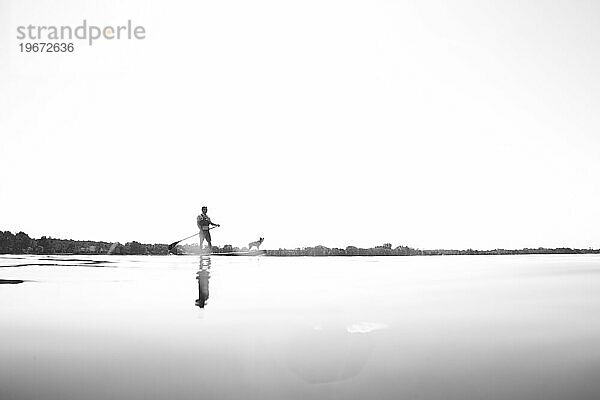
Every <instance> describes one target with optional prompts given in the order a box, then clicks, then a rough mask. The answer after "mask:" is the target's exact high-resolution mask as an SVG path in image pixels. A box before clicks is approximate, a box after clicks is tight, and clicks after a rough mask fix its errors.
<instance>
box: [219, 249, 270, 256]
mask: <svg viewBox="0 0 600 400" xmlns="http://www.w3.org/2000/svg"><path fill="white" fill-rule="evenodd" d="M265 254H267V251H266V250H254V251H232V252H230V253H212V254H209V255H211V256H247V257H248V256H250V257H251V256H264V255H265Z"/></svg>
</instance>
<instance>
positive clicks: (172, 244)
mask: <svg viewBox="0 0 600 400" xmlns="http://www.w3.org/2000/svg"><path fill="white" fill-rule="evenodd" d="M214 228H216V226H211V227H210V228H208V230H211V229H214ZM199 233H200V232H197V233H194V234H193V235H190V236H188V237H186V238H183V239H181V240H178V241H176V242H173V243H171V244H170V245H169V251H171V250H173V247H175V246H177V245H178V244H179V242H183V241H184V240H188V239H189V238H193V237H194V236H196V235H198V234H199Z"/></svg>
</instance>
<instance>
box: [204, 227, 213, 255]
mask: <svg viewBox="0 0 600 400" xmlns="http://www.w3.org/2000/svg"><path fill="white" fill-rule="evenodd" d="M205 234H206V243H208V254H210V253H212V238H211V237H210V232H209V231H206V233H205Z"/></svg>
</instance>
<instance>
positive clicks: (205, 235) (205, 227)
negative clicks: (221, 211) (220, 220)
mask: <svg viewBox="0 0 600 400" xmlns="http://www.w3.org/2000/svg"><path fill="white" fill-rule="evenodd" d="M207 211H208V208H207V207H206V206H204V207H202V214H200V215H198V218H196V223H197V224H198V229H200V252H202V244H203V243H204V240H205V239H206V243H208V253H210V252H211V251H212V240H211V237H210V227H211V226H220V225H219V224H215V223H213V222H212V221H211V220H210V218H209V216H208V215H206V212H207Z"/></svg>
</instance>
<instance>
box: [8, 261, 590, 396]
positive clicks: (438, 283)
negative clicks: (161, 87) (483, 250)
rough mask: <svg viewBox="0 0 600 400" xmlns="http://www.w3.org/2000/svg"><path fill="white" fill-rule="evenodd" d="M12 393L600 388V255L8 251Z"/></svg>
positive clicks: (551, 391) (485, 392)
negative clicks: (61, 253)
mask: <svg viewBox="0 0 600 400" xmlns="http://www.w3.org/2000/svg"><path fill="white" fill-rule="evenodd" d="M0 360H1V361H0V398H1V399H2V400H10V399H103V400H104V399H167V398H169V399H367V398H371V399H424V400H432V399H457V400H458V399H460V400H464V399H515V400H527V399H540V400H547V399H557V400H559V399H560V400H564V399H590V400H596V399H598V398H600V257H598V256H496V257H494V256H481V257H479V256H464V257H460V256H456V257H371V258H363V257H347V258H333V257H332V258H275V257H262V258H258V257H256V258H251V257H249V258H244V257H212V258H210V259H208V258H204V259H200V258H199V257H195V256H184V257H176V256H163V257H160V256H159V257H152V256H139V257H137V256H124V257H120V256H90V257H84V256H62V257H59V256H56V257H42V256H0Z"/></svg>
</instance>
